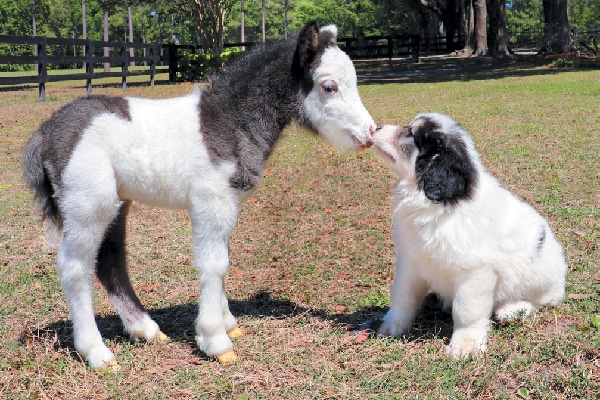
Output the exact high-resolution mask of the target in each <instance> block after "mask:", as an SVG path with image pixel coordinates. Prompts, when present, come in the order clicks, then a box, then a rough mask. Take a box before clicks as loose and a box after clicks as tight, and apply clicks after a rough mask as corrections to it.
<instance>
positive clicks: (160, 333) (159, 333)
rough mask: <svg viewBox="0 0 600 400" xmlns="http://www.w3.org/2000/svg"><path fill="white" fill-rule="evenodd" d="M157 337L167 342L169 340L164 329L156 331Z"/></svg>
mask: <svg viewBox="0 0 600 400" xmlns="http://www.w3.org/2000/svg"><path fill="white" fill-rule="evenodd" d="M155 338H156V339H157V340H158V341H160V342H166V341H168V340H169V337H168V336H167V335H165V334H164V333H162V331H158V332H157V333H156V336H155Z"/></svg>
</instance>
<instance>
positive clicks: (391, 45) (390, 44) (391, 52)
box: [385, 36, 394, 61]
mask: <svg viewBox="0 0 600 400" xmlns="http://www.w3.org/2000/svg"><path fill="white" fill-rule="evenodd" d="M385 38H386V39H387V51H388V61H392V57H393V56H394V43H393V42H392V37H391V36H386V37H385Z"/></svg>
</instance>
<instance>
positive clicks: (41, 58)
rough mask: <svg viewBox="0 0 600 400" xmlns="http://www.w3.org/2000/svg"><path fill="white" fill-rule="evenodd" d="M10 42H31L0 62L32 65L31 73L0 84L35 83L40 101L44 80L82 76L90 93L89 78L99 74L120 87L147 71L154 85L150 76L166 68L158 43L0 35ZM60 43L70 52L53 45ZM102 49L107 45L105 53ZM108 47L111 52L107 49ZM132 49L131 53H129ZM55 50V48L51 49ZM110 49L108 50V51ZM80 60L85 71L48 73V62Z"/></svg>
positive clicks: (0, 39)
mask: <svg viewBox="0 0 600 400" xmlns="http://www.w3.org/2000/svg"><path fill="white" fill-rule="evenodd" d="M2 43H4V44H8V45H11V46H26V47H29V46H31V48H30V49H28V50H26V51H24V52H22V53H25V54H20V55H10V56H7V55H0V64H21V65H23V64H25V65H27V64H29V65H33V67H34V68H33V74H32V75H26V76H15V77H0V85H20V84H28V83H37V84H38V89H39V94H40V101H45V99H46V83H47V82H57V81H65V80H85V81H86V86H87V92H88V94H91V93H92V80H93V79H99V78H111V77H120V78H121V83H122V86H123V88H124V89H125V88H126V87H127V77H130V76H137V75H149V77H150V85H151V86H154V77H155V75H156V74H157V73H161V72H167V71H168V68H167V67H165V68H161V67H160V65H161V64H162V56H161V53H162V46H161V45H159V44H146V43H135V42H103V41H98V40H90V39H60V38H46V37H42V36H37V37H30V36H6V35H0V44H2ZM60 46H62V47H63V48H64V47H65V46H67V47H73V48H74V52H75V54H74V55H68V54H65V53H64V52H61V51H58V50H56V49H55V47H56V48H59V47H60ZM77 48H81V49H82V51H81V52H80V53H81V54H82V55H77V53H76V50H77ZM104 49H109V52H108V55H104V54H99V53H104ZM110 49H112V52H111V51H110ZM130 49H132V50H133V54H134V55H133V56H131V55H130ZM53 50H56V51H53ZM111 53H112V54H111ZM105 63H106V64H110V65H112V66H118V67H120V68H121V71H104V72H98V71H94V67H95V66H96V65H98V64H105ZM68 64H81V65H82V67H83V69H85V72H79V73H70V74H60V75H55V74H48V67H49V66H50V65H68ZM130 64H141V65H145V66H147V67H148V68H147V69H142V70H136V71H130V70H129V66H130Z"/></svg>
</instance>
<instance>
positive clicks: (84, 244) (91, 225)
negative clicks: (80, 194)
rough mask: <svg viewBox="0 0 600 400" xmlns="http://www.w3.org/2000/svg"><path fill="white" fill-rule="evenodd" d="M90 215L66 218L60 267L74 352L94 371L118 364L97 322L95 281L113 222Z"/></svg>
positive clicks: (66, 216)
mask: <svg viewBox="0 0 600 400" xmlns="http://www.w3.org/2000/svg"><path fill="white" fill-rule="evenodd" d="M88 204H89V203H88ZM116 210H118V208H117V209H116ZM116 210H115V211H116ZM103 214H104V215H103ZM89 215H93V217H89V218H85V217H84V218H78V217H79V216H72V215H71V214H70V213H67V214H66V215H64V238H63V240H62V242H61V245H60V248H59V250H58V254H57V267H58V274H59V278H60V281H61V284H62V287H63V290H64V292H65V296H66V298H67V304H68V306H69V311H70V313H71V319H72V322H73V337H74V341H75V349H76V350H77V351H78V352H79V354H80V355H81V356H82V357H83V358H84V359H85V360H86V361H87V362H88V364H89V365H90V367H91V368H92V369H101V368H104V367H106V366H108V365H110V364H113V363H116V361H115V356H114V354H113V353H112V352H111V351H110V350H109V349H108V348H107V347H106V346H105V345H104V343H103V341H102V336H101V335H100V332H99V331H98V327H97V325H96V320H95V319H94V309H93V304H92V292H93V282H92V280H93V277H94V266H95V259H96V254H97V252H98V248H99V246H100V243H101V241H102V237H103V236H104V232H105V231H106V228H107V227H108V225H109V223H110V221H111V220H112V218H111V216H110V215H106V213H103V212H98V213H96V214H89Z"/></svg>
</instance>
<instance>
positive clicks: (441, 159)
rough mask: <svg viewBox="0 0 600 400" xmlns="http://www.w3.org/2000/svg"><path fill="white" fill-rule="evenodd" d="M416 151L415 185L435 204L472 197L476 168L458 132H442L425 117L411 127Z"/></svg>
mask: <svg viewBox="0 0 600 400" xmlns="http://www.w3.org/2000/svg"><path fill="white" fill-rule="evenodd" d="M413 134H414V136H415V144H416V146H417V148H418V150H419V154H418V156H417V161H416V165H415V173H416V176H417V181H418V187H419V188H420V189H421V190H423V192H424V193H425V195H426V196H427V198H428V199H430V200H432V201H434V202H436V203H444V204H446V203H449V204H451V205H456V203H458V202H459V201H461V200H468V199H470V198H471V197H472V195H473V193H474V190H475V188H476V186H477V170H476V168H475V165H474V164H473V162H472V161H471V159H470V157H469V154H468V150H467V147H466V144H465V143H464V141H463V140H462V138H461V137H460V136H459V135H456V134H452V133H450V134H448V133H445V132H442V131H441V126H440V125H439V124H437V123H436V122H435V121H432V120H430V119H424V121H423V122H422V123H421V124H420V125H418V127H417V128H413Z"/></svg>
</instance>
